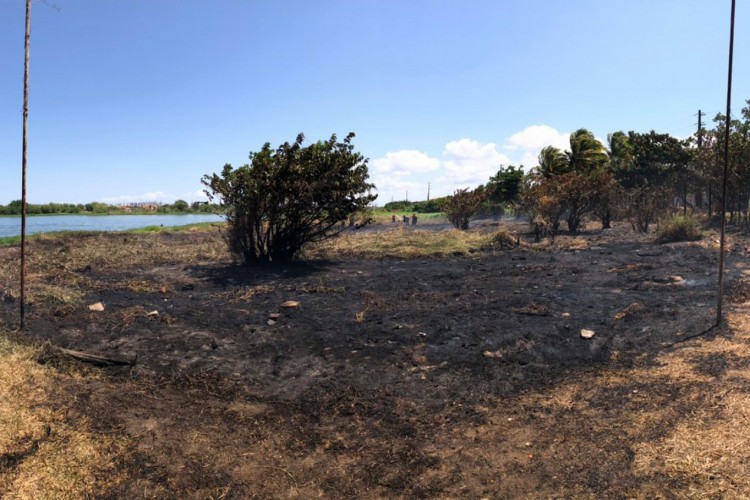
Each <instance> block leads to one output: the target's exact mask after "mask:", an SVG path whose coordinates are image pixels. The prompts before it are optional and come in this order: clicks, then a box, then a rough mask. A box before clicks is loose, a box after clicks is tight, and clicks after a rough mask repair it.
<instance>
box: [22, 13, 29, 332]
mask: <svg viewBox="0 0 750 500" xmlns="http://www.w3.org/2000/svg"><path fill="white" fill-rule="evenodd" d="M30 42H31V0H26V35H25V40H24V64H23V152H22V155H21V296H20V301H21V329H23V328H24V327H25V326H26V323H25V320H26V314H25V313H26V310H25V304H26V296H25V291H26V151H27V149H28V125H29V45H30Z"/></svg>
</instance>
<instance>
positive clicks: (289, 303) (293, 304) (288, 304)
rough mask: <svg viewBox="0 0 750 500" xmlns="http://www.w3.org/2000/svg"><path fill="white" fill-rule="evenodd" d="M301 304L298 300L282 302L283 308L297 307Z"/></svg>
mask: <svg viewBox="0 0 750 500" xmlns="http://www.w3.org/2000/svg"><path fill="white" fill-rule="evenodd" d="M299 306H300V303H299V302H298V301H296V300H287V301H286V302H284V303H283V304H281V306H280V307H281V308H283V309H296V308H298V307H299Z"/></svg>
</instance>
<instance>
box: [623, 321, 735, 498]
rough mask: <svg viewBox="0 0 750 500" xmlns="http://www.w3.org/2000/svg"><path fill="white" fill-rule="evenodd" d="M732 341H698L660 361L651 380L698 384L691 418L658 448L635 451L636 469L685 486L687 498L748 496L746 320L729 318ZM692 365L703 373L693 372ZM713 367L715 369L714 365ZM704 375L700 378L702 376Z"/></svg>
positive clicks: (646, 446) (653, 445) (648, 445)
mask: <svg viewBox="0 0 750 500" xmlns="http://www.w3.org/2000/svg"><path fill="white" fill-rule="evenodd" d="M729 327H730V328H731V329H732V330H734V332H735V333H734V335H733V336H732V337H731V338H717V339H714V340H711V341H707V340H704V341H699V342H697V343H696V344H695V345H694V346H690V347H687V348H685V349H684V350H678V351H674V352H672V353H669V354H666V355H664V356H662V359H660V361H661V362H662V363H663V365H662V367H661V368H659V369H656V370H654V371H653V372H652V373H651V374H650V376H651V377H652V378H658V379H667V380H671V381H674V382H675V383H677V382H680V383H685V381H694V382H695V383H698V384H701V386H702V389H703V390H701V391H700V394H697V395H696V401H695V405H694V406H693V408H692V412H691V413H690V415H689V417H688V418H686V419H684V420H683V421H682V422H681V423H680V424H679V425H677V426H676V427H675V428H674V430H673V431H672V433H671V434H670V435H669V436H667V437H665V438H663V439H661V440H660V441H659V442H656V443H643V444H641V445H640V446H638V447H637V448H636V451H637V454H636V460H635V465H636V467H637V468H638V469H640V470H644V471H659V472H661V473H663V474H665V475H666V476H668V477H670V478H673V479H675V480H679V481H682V482H686V483H687V484H688V487H687V489H686V492H685V493H686V494H685V496H686V497H688V498H747V497H748V496H750V394H748V390H749V389H750V367H748V361H747V360H750V321H748V320H747V311H742V312H736V313H734V314H731V315H730V316H729ZM696 363H700V366H701V367H702V370H700V371H696ZM712 365H713V366H712ZM702 372H703V373H702Z"/></svg>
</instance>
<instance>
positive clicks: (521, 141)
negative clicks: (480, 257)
mask: <svg viewBox="0 0 750 500" xmlns="http://www.w3.org/2000/svg"><path fill="white" fill-rule="evenodd" d="M547 146H554V147H557V148H560V149H562V150H565V149H567V148H569V147H570V134H569V133H567V132H560V131H559V130H557V129H555V128H553V127H550V126H548V125H532V126H529V127H526V128H525V129H523V130H521V131H520V132H517V133H515V134H513V135H511V136H510V137H508V138H507V139H506V140H505V141H504V142H503V144H502V145H501V146H498V145H497V144H495V143H492V142H490V143H487V144H482V143H480V142H479V141H476V140H473V139H468V138H463V139H459V140H456V141H451V142H449V143H447V144H446V145H445V146H444V147H443V151H442V155H440V156H439V157H436V156H430V155H428V154H426V153H423V152H421V151H415V150H408V149H407V150H400V151H395V152H389V153H387V154H386V155H385V156H384V157H382V158H378V159H375V160H373V161H372V162H371V166H372V168H371V173H372V182H373V183H374V184H375V186H376V187H377V189H378V194H379V199H378V203H379V204H381V205H382V204H385V203H387V202H389V201H391V199H394V200H403V199H404V196H405V195H406V192H407V191H408V193H409V199H411V200H423V199H425V198H426V194H427V185H428V183H429V184H430V185H431V189H430V194H431V196H432V197H438V196H445V195H449V194H453V192H454V191H455V190H456V189H461V188H466V187H468V188H473V187H476V186H478V185H480V184H484V183H486V182H487V180H488V179H489V178H490V177H491V176H493V175H495V173H497V171H498V169H499V168H500V167H501V166H503V165H505V166H507V165H518V166H520V165H523V166H525V167H526V169H527V170H528V169H530V168H532V167H534V166H536V165H537V157H538V155H539V151H541V150H542V148H545V147H547Z"/></svg>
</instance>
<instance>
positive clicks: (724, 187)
mask: <svg viewBox="0 0 750 500" xmlns="http://www.w3.org/2000/svg"><path fill="white" fill-rule="evenodd" d="M734 8H735V0H732V16H731V22H730V28H729V75H728V78H727V116H726V124H725V130H724V177H723V179H722V181H721V239H720V243H719V287H718V288H719V293H718V295H719V297H718V301H717V306H716V326H719V325H720V324H721V316H722V315H721V306H722V302H723V298H724V235H725V233H726V226H727V217H726V215H727V174H728V172H729V128H730V125H731V120H732V60H733V58H734Z"/></svg>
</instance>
